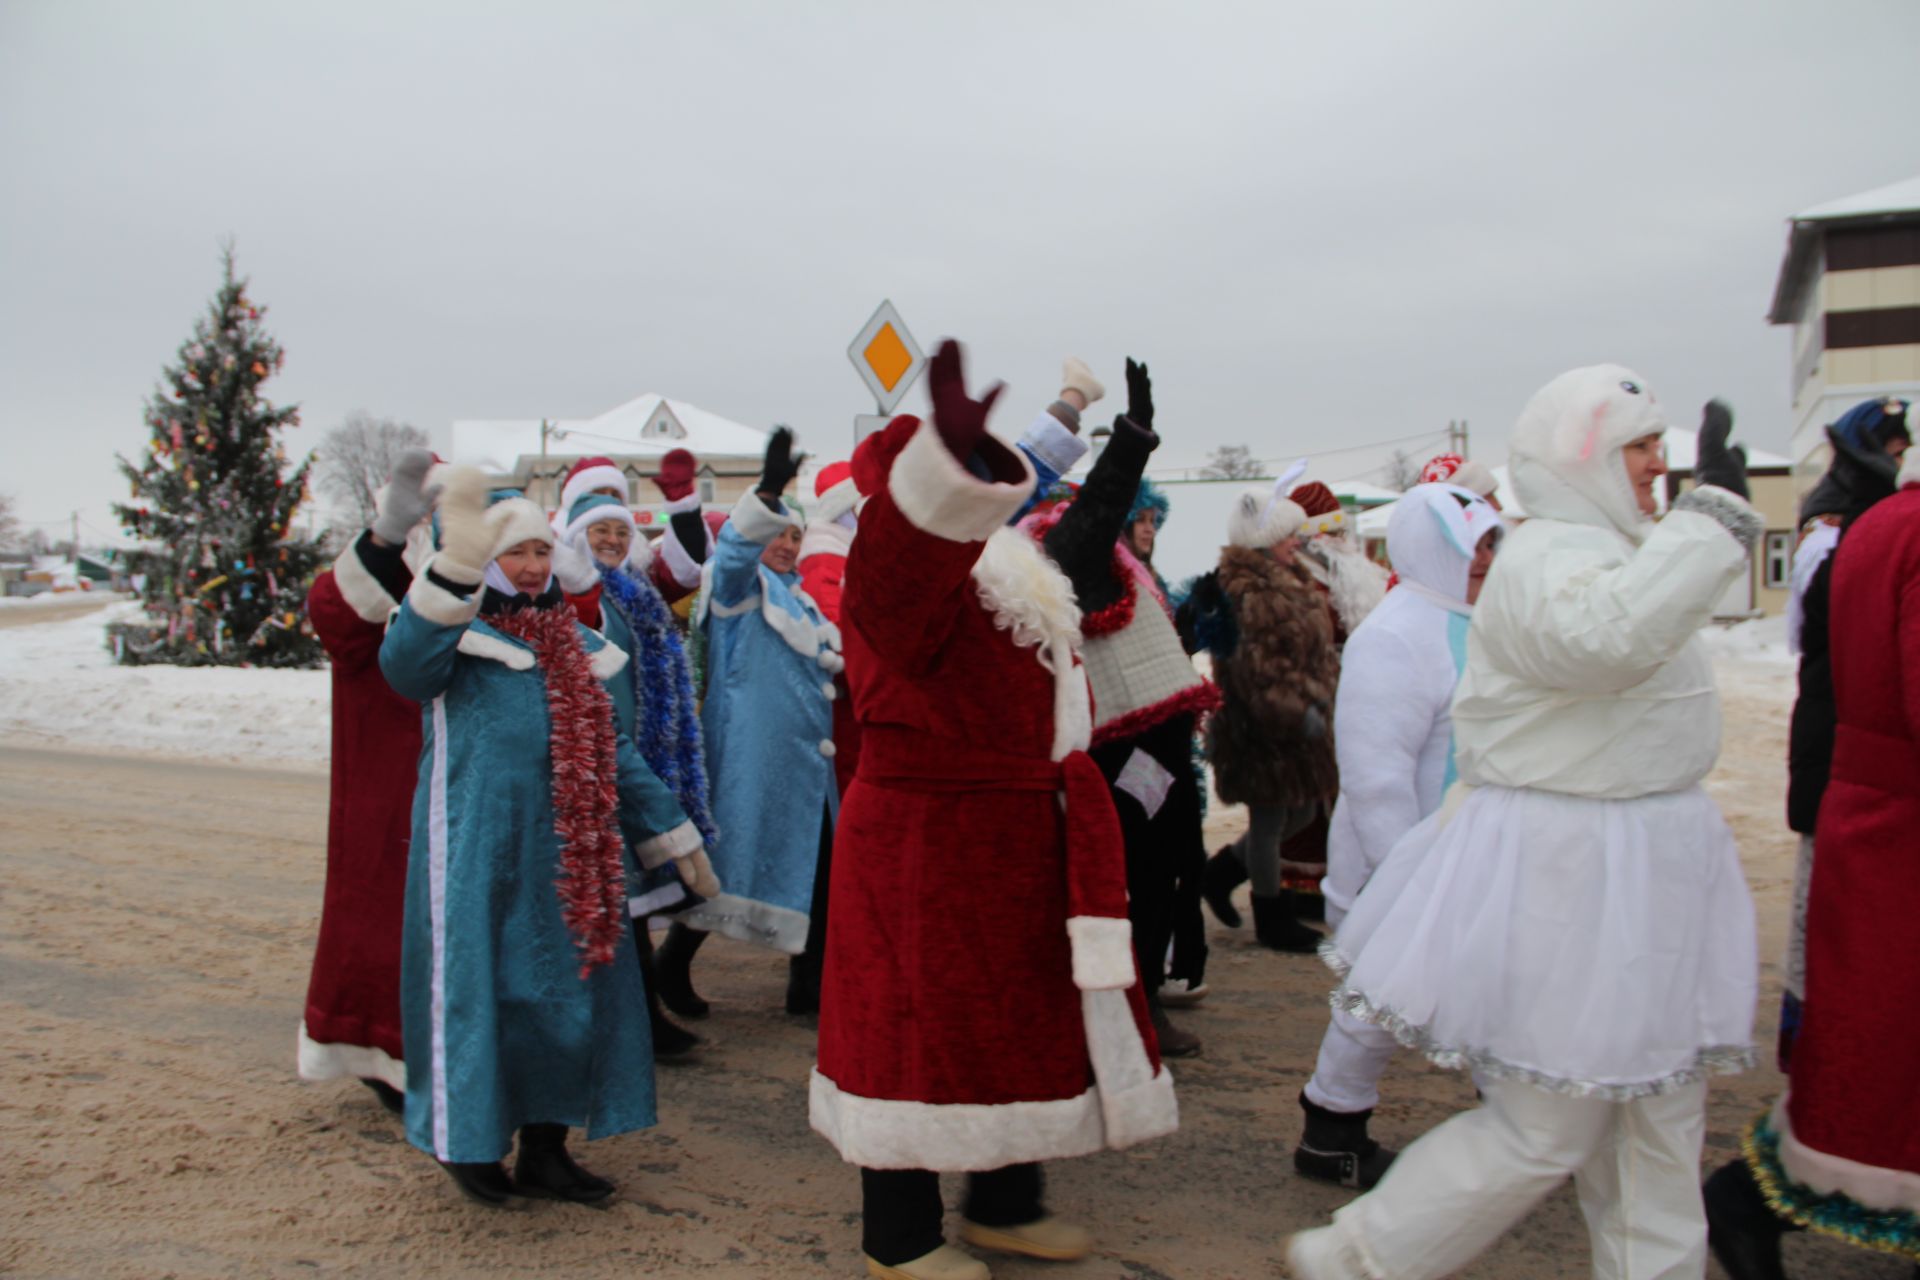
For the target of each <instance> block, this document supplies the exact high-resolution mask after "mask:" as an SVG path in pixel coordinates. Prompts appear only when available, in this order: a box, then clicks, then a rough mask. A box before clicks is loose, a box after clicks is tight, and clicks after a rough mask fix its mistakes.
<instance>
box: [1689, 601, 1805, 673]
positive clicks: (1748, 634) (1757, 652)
mask: <svg viewBox="0 0 1920 1280" xmlns="http://www.w3.org/2000/svg"><path fill="white" fill-rule="evenodd" d="M1700 634H1701V636H1702V637H1704V638H1705V640H1706V642H1707V649H1708V651H1709V652H1710V653H1712V654H1713V661H1714V666H1715V667H1716V668H1718V669H1720V671H1721V672H1722V677H1723V678H1724V677H1725V673H1726V671H1727V669H1728V668H1729V667H1749V668H1760V669H1765V670H1768V671H1784V672H1786V673H1787V674H1789V675H1791V674H1793V672H1794V671H1795V670H1796V669H1797V666H1798V659H1796V658H1795V657H1794V656H1793V655H1792V654H1791V653H1789V652H1787V619H1786V617H1785V616H1784V615H1782V616H1780V617H1776V618H1760V619H1757V620H1756V621H1753V622H1737V623H1735V624H1733V625H1732V626H1730V627H1708V628H1707V629H1706V630H1705V631H1702V632H1701V633H1700Z"/></svg>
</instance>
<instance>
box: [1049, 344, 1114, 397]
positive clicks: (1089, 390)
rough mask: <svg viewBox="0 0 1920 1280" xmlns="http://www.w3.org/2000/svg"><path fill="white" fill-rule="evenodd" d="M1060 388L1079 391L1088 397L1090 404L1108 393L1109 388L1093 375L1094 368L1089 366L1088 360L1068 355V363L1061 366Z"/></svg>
mask: <svg viewBox="0 0 1920 1280" xmlns="http://www.w3.org/2000/svg"><path fill="white" fill-rule="evenodd" d="M1060 389H1061V390H1062V391H1078V392H1079V393H1080V394H1081V395H1083V396H1085V397H1086V398H1087V403H1088V404H1092V403H1093V402H1094V401H1096V400H1098V399H1100V397H1102V396H1104V395H1106V394H1107V389H1106V388H1105V387H1103V386H1101V385H1100V379H1098V378H1096V377H1094V376H1093V370H1091V369H1089V368H1087V362H1086V361H1084V360H1082V359H1081V358H1080V357H1079V356H1068V357H1067V362H1066V364H1064V365H1063V366H1061V369H1060Z"/></svg>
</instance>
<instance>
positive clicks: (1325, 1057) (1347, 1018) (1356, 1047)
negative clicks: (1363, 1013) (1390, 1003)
mask: <svg viewBox="0 0 1920 1280" xmlns="http://www.w3.org/2000/svg"><path fill="white" fill-rule="evenodd" d="M1393 1050H1394V1040H1393V1033H1392V1032H1391V1031H1388V1030H1385V1029H1384V1028H1381V1027H1376V1026H1374V1025H1373V1024H1372V1023H1370V1022H1362V1021H1360V1019H1358V1018H1356V1017H1354V1016H1353V1015H1352V1014H1350V1013H1348V1012H1347V1011H1346V1010H1345V1009H1335V1010H1333V1017H1332V1019H1331V1020H1329V1021H1328V1023H1327V1033H1326V1034H1325V1035H1323V1036H1321V1037H1320V1060H1319V1062H1318V1063H1316V1064H1315V1065H1314V1069H1313V1079H1311V1080H1309V1081H1307V1089H1306V1094H1307V1101H1308V1102H1311V1103H1312V1104H1313V1105H1314V1106H1316V1107H1325V1108H1326V1109H1327V1110H1329V1111H1344V1112H1354V1111H1371V1110H1373V1109H1374V1108H1375V1107H1376V1106H1378V1105H1379V1104H1380V1076H1381V1074H1382V1073H1383V1072H1385V1071H1386V1069H1387V1062H1388V1060H1389V1059H1390V1058H1392V1057H1393Z"/></svg>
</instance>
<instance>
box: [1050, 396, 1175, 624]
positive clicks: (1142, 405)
mask: <svg viewBox="0 0 1920 1280" xmlns="http://www.w3.org/2000/svg"><path fill="white" fill-rule="evenodd" d="M1159 444H1160V437H1159V436H1157V435H1155V434H1154V432H1153V383H1152V381H1151V379H1150V378H1149V377H1148V376H1147V366H1145V365H1144V364H1135V363H1134V362H1133V361H1132V360H1128V361H1127V411H1126V413H1125V414H1123V415H1122V416H1120V417H1118V418H1115V419H1114V422H1113V439H1112V440H1110V441H1108V442H1107V448H1106V452H1104V453H1102V454H1101V455H1100V460H1099V461H1098V462H1096V463H1094V464H1093V470H1092V472H1090V473H1089V474H1088V476H1087V482H1086V484H1084V485H1082V486H1081V487H1080V496H1079V497H1077V498H1075V499H1074V500H1073V505H1072V506H1070V507H1068V508H1067V510H1066V514H1064V515H1062V516H1061V517H1060V521H1059V523H1058V524H1056V525H1054V526H1053V528H1051V529H1049V530H1048V531H1047V536H1046V548H1047V554H1048V555H1050V556H1052V557H1053V560H1054V563H1055V564H1058V565H1059V566H1060V568H1061V569H1062V570H1063V571H1064V572H1065V573H1066V575H1067V580H1068V581H1069V582H1071V583H1073V593H1074V595H1075V596H1076V597H1078V599H1079V601H1080V607H1081V608H1082V609H1085V610H1088V611H1093V610H1096V609H1099V608H1100V607H1101V606H1102V605H1105V604H1109V603H1111V602H1112V601H1113V600H1114V599H1115V597H1116V593H1117V588H1116V587H1115V585H1114V583H1113V580H1112V579H1113V574H1112V570H1111V566H1112V564H1113V545H1114V543H1115V542H1117V541H1118V540H1119V538H1120V535H1121V533H1122V532H1123V531H1124V530H1125V529H1126V524H1127V512H1128V511H1130V510H1132V508H1133V499H1134V496H1135V495H1136V494H1138V493H1139V492H1140V477H1141V476H1142V475H1144V474H1145V473H1146V469H1147V459H1148V457H1150V456H1151V455H1152V453H1153V451H1154V449H1156V448H1158V447H1159Z"/></svg>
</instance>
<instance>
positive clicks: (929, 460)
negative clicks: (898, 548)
mask: <svg viewBox="0 0 1920 1280" xmlns="http://www.w3.org/2000/svg"><path fill="white" fill-rule="evenodd" d="M981 444H982V447H983V448H1001V449H1005V448H1006V446H1005V445H1003V444H1001V443H1000V442H999V441H997V440H995V439H994V438H993V437H992V436H988V437H986V438H985V439H984V440H982V442H981ZM1009 452H1010V453H1012V455H1013V457H1015V458H1016V459H1018V460H1019V463H1020V469H1021V471H1022V472H1024V473H1025V474H1024V476H1023V477H1022V478H1021V479H1020V480H1019V481H1017V482H1014V483H1012V484H999V483H994V482H989V481H982V480H979V479H977V478H975V477H974V476H973V475H971V474H969V473H968V471H967V470H966V468H965V467H962V466H961V465H960V464H959V463H958V462H956V461H955V460H954V457H953V455H952V454H951V453H949V452H948V451H947V446H946V442H945V441H943V440H942V439H941V438H940V433H939V432H938V431H937V430H935V429H934V426H933V424H932V423H931V422H923V423H921V424H920V429H919V430H918V431H915V432H914V433H913V438H912V439H911V440H909V441H907V443H906V447H905V448H903V449H901V450H900V456H899V458H898V459H896V460H895V461H894V464H893V473H892V475H891V476H889V477H888V480H887V488H888V490H889V491H890V492H891V493H892V494H893V501H894V504H895V505H896V506H898V507H899V508H900V514H902V515H904V516H905V517H906V518H907V519H908V520H909V521H910V522H912V524H913V527H914V528H916V529H919V530H920V531H922V532H923V533H930V534H932V535H933V536H934V537H936V538H945V539H947V540H948V541H950V542H980V541H984V540H985V539H986V538H988V537H990V536H992V534H993V531H994V530H995V529H998V528H1000V527H1001V526H1002V525H1004V524H1006V522H1007V521H1008V520H1009V519H1011V518H1012V516H1013V513H1014V512H1016V511H1018V510H1019V509H1020V507H1021V505H1022V504H1023V503H1025V502H1026V500H1027V499H1028V498H1029V497H1030V496H1032V494H1033V480H1034V477H1033V464H1032V463H1031V462H1028V461H1027V458H1026V455H1025V454H1023V453H1021V452H1020V451H1019V450H1017V449H1015V450H1009Z"/></svg>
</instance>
